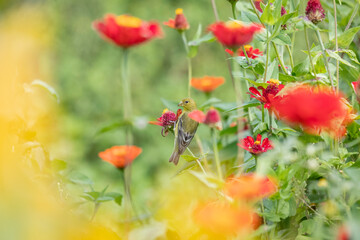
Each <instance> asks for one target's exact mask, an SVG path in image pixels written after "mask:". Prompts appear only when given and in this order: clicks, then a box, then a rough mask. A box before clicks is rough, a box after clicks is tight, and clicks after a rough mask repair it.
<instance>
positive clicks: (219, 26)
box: [208, 20, 263, 48]
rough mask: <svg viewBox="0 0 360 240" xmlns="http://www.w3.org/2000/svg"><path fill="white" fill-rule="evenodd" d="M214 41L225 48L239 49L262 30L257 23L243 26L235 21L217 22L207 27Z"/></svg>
mask: <svg viewBox="0 0 360 240" xmlns="http://www.w3.org/2000/svg"><path fill="white" fill-rule="evenodd" d="M208 29H209V31H211V32H212V33H213V34H214V35H215V37H216V39H217V40H218V41H219V42H220V43H221V44H223V45H224V46H226V47H229V48H239V47H241V46H243V45H246V44H249V43H250V42H251V41H252V40H253V37H254V35H255V34H256V33H258V32H260V31H261V30H262V29H263V28H262V26H261V25H259V24H257V23H251V24H248V25H245V24H244V23H242V22H240V21H236V20H232V21H227V22H217V23H214V24H212V25H210V26H209V28H208Z"/></svg>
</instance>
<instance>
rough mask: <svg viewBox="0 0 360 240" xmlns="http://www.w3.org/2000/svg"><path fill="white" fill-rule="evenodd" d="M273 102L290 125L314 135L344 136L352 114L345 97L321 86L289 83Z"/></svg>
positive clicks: (351, 119)
mask: <svg viewBox="0 0 360 240" xmlns="http://www.w3.org/2000/svg"><path fill="white" fill-rule="evenodd" d="M272 105H273V109H274V110H275V113H276V115H277V116H278V117H279V118H280V119H282V120H284V121H285V122H287V123H288V124H290V125H295V126H296V125H300V126H301V127H302V128H303V129H304V131H305V132H308V133H310V134H315V135H319V134H320V133H321V132H327V133H329V134H330V135H331V136H333V137H335V136H336V137H341V136H344V135H345V134H346V126H347V125H348V124H349V123H351V122H352V121H353V119H354V117H355V116H354V114H353V110H352V107H351V106H350V104H349V103H348V102H347V101H346V99H344V98H343V97H342V96H341V95H340V94H338V93H336V92H334V91H333V90H332V89H330V88H328V87H324V86H322V87H312V86H310V85H307V84H297V85H291V86H288V87H286V88H284V90H283V91H282V95H281V96H279V97H276V98H275V99H274V101H273V102H272ZM309 106H311V107H309Z"/></svg>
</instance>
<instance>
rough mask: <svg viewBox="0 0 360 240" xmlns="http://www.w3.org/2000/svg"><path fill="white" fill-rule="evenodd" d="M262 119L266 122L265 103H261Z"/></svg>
mask: <svg viewBox="0 0 360 240" xmlns="http://www.w3.org/2000/svg"><path fill="white" fill-rule="evenodd" d="M261 121H262V122H265V107H264V104H262V105H261Z"/></svg>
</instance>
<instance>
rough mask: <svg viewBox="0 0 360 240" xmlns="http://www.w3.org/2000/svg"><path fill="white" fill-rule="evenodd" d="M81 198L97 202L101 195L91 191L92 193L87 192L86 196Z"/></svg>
mask: <svg viewBox="0 0 360 240" xmlns="http://www.w3.org/2000/svg"><path fill="white" fill-rule="evenodd" d="M80 197H82V198H84V199H86V200H89V199H90V200H89V201H93V202H95V201H97V199H98V197H100V193H99V192H96V191H91V192H85V193H84V195H81V196H80Z"/></svg>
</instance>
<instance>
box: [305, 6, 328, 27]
mask: <svg viewBox="0 0 360 240" xmlns="http://www.w3.org/2000/svg"><path fill="white" fill-rule="evenodd" d="M305 14H306V17H307V18H308V19H309V20H310V21H311V22H312V23H314V24H318V23H319V22H321V21H322V20H323V19H324V18H325V10H324V8H323V7H322V5H321V2H320V0H309V1H308V3H307V5H306V10H305Z"/></svg>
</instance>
